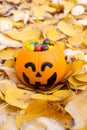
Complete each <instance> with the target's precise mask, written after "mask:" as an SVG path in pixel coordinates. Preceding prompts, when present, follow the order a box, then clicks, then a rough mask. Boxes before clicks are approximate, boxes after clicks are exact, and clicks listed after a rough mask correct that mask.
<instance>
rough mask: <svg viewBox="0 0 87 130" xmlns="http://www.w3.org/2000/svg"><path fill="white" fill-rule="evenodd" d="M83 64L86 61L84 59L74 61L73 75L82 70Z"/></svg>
mask: <svg viewBox="0 0 87 130" xmlns="http://www.w3.org/2000/svg"><path fill="white" fill-rule="evenodd" d="M83 64H84V61H82V60H77V61H76V62H74V64H73V68H74V72H73V75H76V74H78V73H79V72H80V70H81V69H82V66H83Z"/></svg>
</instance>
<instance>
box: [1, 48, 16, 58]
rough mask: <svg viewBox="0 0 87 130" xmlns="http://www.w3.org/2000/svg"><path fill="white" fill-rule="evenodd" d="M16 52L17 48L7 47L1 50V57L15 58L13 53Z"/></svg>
mask: <svg viewBox="0 0 87 130" xmlns="http://www.w3.org/2000/svg"><path fill="white" fill-rule="evenodd" d="M14 52H15V49H12V48H7V49H5V50H2V51H0V57H1V58H2V59H6V60H7V59H8V60H9V59H13V54H14Z"/></svg>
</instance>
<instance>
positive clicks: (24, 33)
mask: <svg viewBox="0 0 87 130" xmlns="http://www.w3.org/2000/svg"><path fill="white" fill-rule="evenodd" d="M5 34H7V35H8V36H10V37H12V38H13V39H15V40H19V41H22V42H26V41H28V40H31V39H39V38H40V35H41V31H40V30H39V29H38V28H37V27H36V28H35V27H32V26H30V25H29V26H27V27H25V28H24V29H22V30H20V31H19V30H17V29H12V30H9V31H6V32H5Z"/></svg>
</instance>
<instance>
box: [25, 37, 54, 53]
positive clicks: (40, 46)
mask: <svg viewBox="0 0 87 130" xmlns="http://www.w3.org/2000/svg"><path fill="white" fill-rule="evenodd" d="M53 46H54V45H53V44H52V43H51V42H50V40H49V39H48V38H46V39H45V40H44V41H37V42H34V41H30V42H26V44H25V48H27V49H28V50H32V51H37V52H38V51H46V50H49V49H51V48H52V47H53Z"/></svg>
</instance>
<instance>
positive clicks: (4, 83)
mask: <svg viewBox="0 0 87 130" xmlns="http://www.w3.org/2000/svg"><path fill="white" fill-rule="evenodd" d="M16 87H17V86H16V84H15V83H14V82H13V81H11V80H0V91H1V92H2V93H3V94H4V95H5V92H6V91H7V90H9V89H10V88H16Z"/></svg>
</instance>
